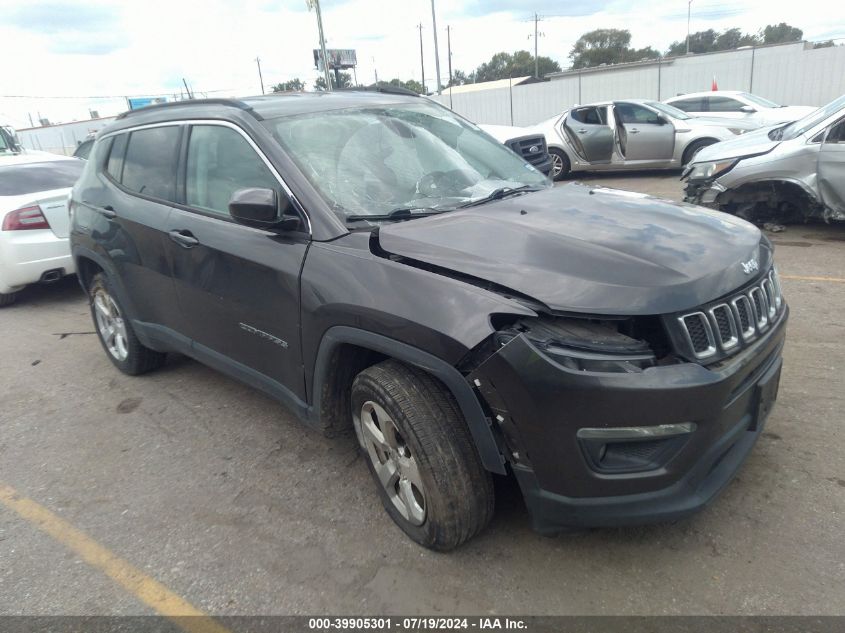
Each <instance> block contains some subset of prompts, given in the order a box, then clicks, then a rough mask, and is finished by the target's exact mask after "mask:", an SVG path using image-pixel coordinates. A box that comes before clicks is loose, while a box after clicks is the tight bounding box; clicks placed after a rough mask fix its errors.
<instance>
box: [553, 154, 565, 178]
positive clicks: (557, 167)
mask: <svg viewBox="0 0 845 633" xmlns="http://www.w3.org/2000/svg"><path fill="white" fill-rule="evenodd" d="M562 170H563V158H561V157H560V156H559V155H558V154H552V178H554V177H556V176H558V175H559V174H560V172H561V171H562Z"/></svg>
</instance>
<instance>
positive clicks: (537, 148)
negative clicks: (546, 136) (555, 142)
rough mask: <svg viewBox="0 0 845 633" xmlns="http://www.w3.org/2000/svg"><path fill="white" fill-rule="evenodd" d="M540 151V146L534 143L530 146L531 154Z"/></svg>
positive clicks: (529, 151)
mask: <svg viewBox="0 0 845 633" xmlns="http://www.w3.org/2000/svg"><path fill="white" fill-rule="evenodd" d="M539 151H540V148H539V147H538V146H537V145H532V146H531V147H529V148H528V153H529V154H536V153H537V152H539Z"/></svg>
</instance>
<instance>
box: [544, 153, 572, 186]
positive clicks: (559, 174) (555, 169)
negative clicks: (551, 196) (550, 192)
mask: <svg viewBox="0 0 845 633" xmlns="http://www.w3.org/2000/svg"><path fill="white" fill-rule="evenodd" d="M549 156H551V157H552V173H551V174H549V176H551V178H552V180H563V179H564V178H565V177H566V175H567V174H568V173H569V170H570V169H571V168H572V165H571V164H570V162H569V156H567V155H566V152H564V151H562V150H559V149H554V148H552V149H550V150H549Z"/></svg>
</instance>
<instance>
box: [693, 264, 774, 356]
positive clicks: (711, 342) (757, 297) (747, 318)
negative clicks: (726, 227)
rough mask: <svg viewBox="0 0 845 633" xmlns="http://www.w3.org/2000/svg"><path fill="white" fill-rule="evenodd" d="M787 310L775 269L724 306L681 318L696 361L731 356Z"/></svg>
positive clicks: (699, 311)
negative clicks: (784, 309)
mask: <svg viewBox="0 0 845 633" xmlns="http://www.w3.org/2000/svg"><path fill="white" fill-rule="evenodd" d="M783 308H784V301H783V296H782V294H781V286H780V280H779V279H778V275H777V271H775V270H774V269H772V270H771V271H770V272H769V273H768V274H767V275H766V276H765V277H763V279H761V280H760V281H758V282H757V283H755V284H754V285H752V286H749V287H747V288H745V289H744V290H743V291H742V292H738V293H737V294H735V295H734V296H732V297H729V298H728V299H727V300H725V301H724V302H722V303H717V304H715V305H711V306H710V307H706V308H702V309H701V310H697V311H695V312H690V313H687V314H683V315H681V316H680V317H678V323H679V324H680V326H681V331H682V334H683V339H684V341H685V342H686V344H687V345H688V347H689V351H690V352H692V354H693V356H695V358H697V359H700V360H704V359H716V358H717V357H721V356H725V355H728V354H731V353H733V352H735V351H737V350H738V349H740V347H742V345H743V344H745V343H748V342H751V341H752V340H754V339H755V338H757V337H758V336H759V335H760V334H762V333H763V332H765V331H766V330H768V329H769V325H770V324H772V323H774V322H775V321H776V320H777V317H778V315H779V314H780V312H781V311H782V310H783Z"/></svg>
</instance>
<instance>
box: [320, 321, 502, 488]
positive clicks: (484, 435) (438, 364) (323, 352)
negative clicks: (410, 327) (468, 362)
mask: <svg viewBox="0 0 845 633" xmlns="http://www.w3.org/2000/svg"><path fill="white" fill-rule="evenodd" d="M341 344H350V345H356V346H358V347H363V348H366V349H370V350H372V351H374V352H379V353H382V354H385V355H386V356H390V357H391V358H395V359H396V360H399V361H402V362H404V363H408V364H409V365H413V366H414V367H418V368H419V369H422V370H423V371H426V372H428V373H430V374H431V375H432V376H435V377H436V378H438V379H439V380H440V381H441V382H442V383H443V384H444V385H446V388H447V389H449V391H450V392H451V393H452V395H453V396H454V397H455V400H456V401H457V403H458V406H459V407H460V409H461V413H463V416H464V419H465V420H466V423H467V426H468V427H469V431H470V434H471V435H472V439H473V441H474V442H475V447H476V449H477V450H478V454H479V456H480V457H481V463H482V464H483V465H484V467H485V468H486V469H487V470H489V471H490V472H494V473H498V474H500V475H505V474H507V471H506V470H505V458H504V456H503V455H502V453H501V451H500V450H499V445H498V443H497V442H496V438H495V437H494V435H493V431H492V429H491V428H490V425H491V422H490V420H489V419H488V418H487V416H486V415H485V414H484V409H482V408H481V403H480V402H479V401H478V398H477V397H476V395H475V393H474V392H473V389H472V386H471V385H470V383H469V382H467V380H466V378H464V376H463V375H462V374H461V373H460V372H459V371H458V370H457V369H455V368H454V367H452V366H451V365H450V364H449V363H447V362H446V361H443V360H441V359H439V358H437V357H436V356H433V355H432V354H429V353H428V352H425V351H423V350H421V349H418V348H416V347H413V346H411V345H408V344H406V343H402V342H400V341H397V340H395V339H392V338H388V337H386V336H382V335H380V334H375V333H373V332H369V331H367V330H360V329H357V328H353V327H349V326H345V325H337V326H334V327H331V328H329V329H328V330H326V332H325V334H323V338H322V340H321V341H320V348H319V350H318V352H317V361H316V363H315V366H314V390H313V393H314V401H313V403H312V407H311V410H312V411H313V412H314V414H315V415H319V411H320V410H321V403H320V400H321V398H322V393H323V384H324V381H325V378H326V375H327V371H328V366H329V362H330V359H331V357H332V352H333V351H334V349H335V348H336V347H337V346H338V345H341Z"/></svg>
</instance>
